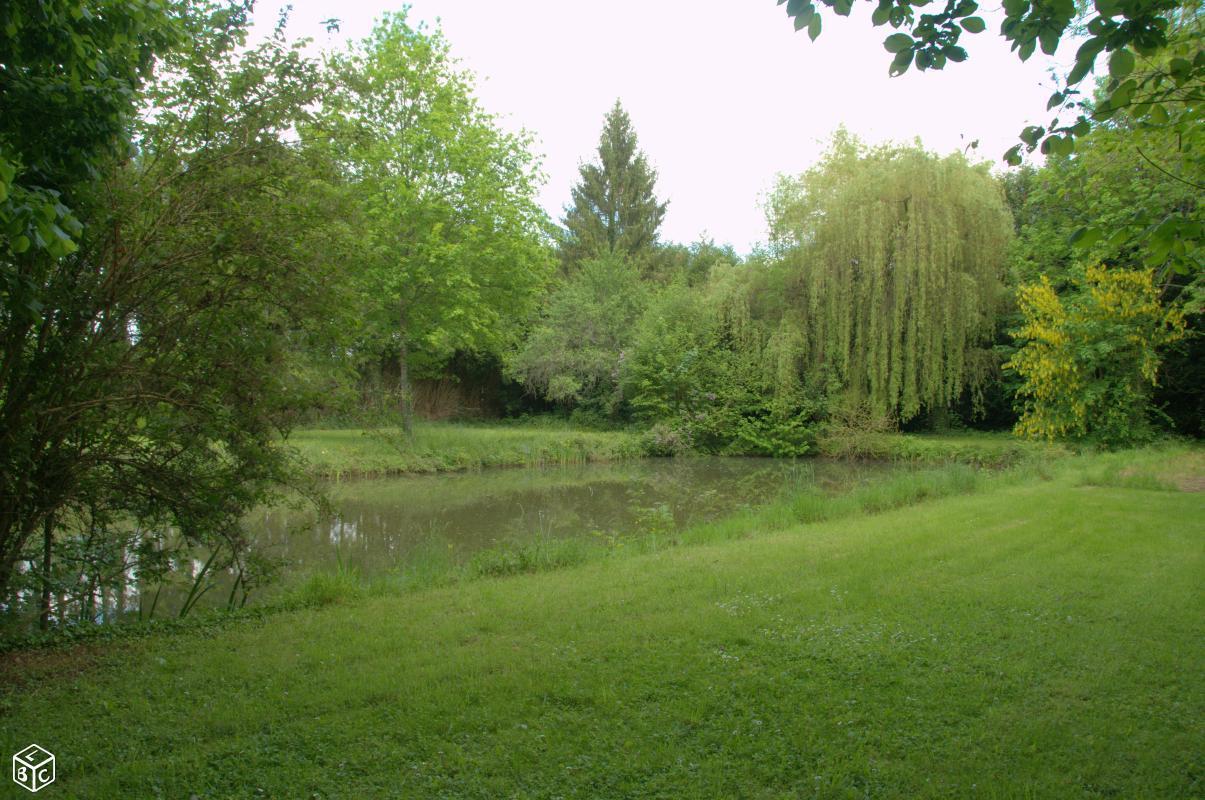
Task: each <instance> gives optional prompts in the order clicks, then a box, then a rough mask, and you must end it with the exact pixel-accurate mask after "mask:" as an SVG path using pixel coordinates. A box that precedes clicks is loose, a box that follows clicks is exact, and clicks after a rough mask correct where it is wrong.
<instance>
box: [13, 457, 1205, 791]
mask: <svg viewBox="0 0 1205 800" xmlns="http://www.w3.org/2000/svg"><path fill="white" fill-rule="evenodd" d="M1176 459H1179V460H1180V462H1182V463H1184V464H1188V465H1191V468H1192V469H1194V470H1196V469H1198V468H1200V467H1201V461H1202V459H1201V458H1200V453H1199V452H1189V453H1187V454H1185V453H1181V454H1179V455H1178V456H1176ZM1172 460H1173V459H1171V458H1170V457H1164V456H1161V455H1159V454H1153V455H1151V454H1148V455H1146V456H1143V457H1140V458H1134V457H1130V456H1110V457H1095V458H1093V459H1088V460H1081V459H1067V460H1065V461H1064V462H1060V464H1059V465H1058V467H1057V469H1056V470H1054V471H1053V472H1050V473H1048V474H1047V479H1043V478H1041V477H1038V476H1037V475H1035V476H1034V477H1032V478H1030V479H1026V480H1020V481H1014V482H1012V483H1011V484H1009V485H1005V486H1002V487H1001V488H998V489H987V490H984V491H981V492H979V493H976V494H969V495H960V496H953V497H947V498H944V499H939V500H933V501H930V502H924V503H921V504H919V505H914V506H911V507H907V508H902V509H897V510H893V511H888V512H885V513H880V514H874V515H859V516H853V517H849V518H845V519H840V520H835V521H828V522H820V523H816V524H811V525H803V526H796V527H794V528H791V529H788V530H784V531H780V532H777V533H769V534H763V535H756V536H750V537H748V538H744V539H738V540H734V541H725V542H717V543H713V544H697V545H694V546H690V547H677V548H670V549H666V550H663V551H660V552H657V553H653V554H646V555H639V556H633V557H625V558H609V559H601V560H595V561H591V562H588V563H585V564H582V565H580V566H576V567H572V568H568V569H561V570H557V571H552V572H545V573H539V574H530V575H518V576H512V577H503V578H485V579H480V580H475V581H468V582H462V583H457V584H455V585H453V586H449V587H445V588H433V589H424V590H421V591H413V592H410V593H405V594H399V595H392V596H384V597H376V598H370V599H361V600H357V601H355V602H347V603H342V604H335V605H332V606H329V607H327V608H324V609H319V610H308V611H300V612H290V613H282V614H278V615H274V616H271V617H267V618H266V619H265V620H264V621H262V622H259V623H247V624H244V625H241V626H236V627H230V628H227V629H224V630H217V631H216V632H210V633H207V634H201V633H185V634H177V635H174V636H158V637H150V638H146V639H140V640H131V641H129V642H126V643H124V644H122V645H121V646H120V647H109V648H104V647H103V646H94V647H93V648H92V649H85V650H74V651H72V650H67V651H53V650H52V651H42V652H33V653H26V654H20V655H21V659H22V663H23V664H24V667H23V668H24V680H23V683H24V685H22V686H20V687H18V688H12V687H10V688H9V691H7V692H6V693H5V694H4V695H3V698H4V699H3V701H2V702H3V705H0V715H2V719H3V725H2V726H0V746H3V747H4V748H7V752H10V753H11V752H15V751H16V750H17V749H19V748H21V747H24V746H25V745H27V744H28V743H30V742H37V743H38V744H40V745H42V746H43V747H45V748H46V749H48V750H50V751H51V752H53V753H54V754H55V755H56V756H57V759H58V781H57V782H56V783H55V784H54V785H53V786H51V787H49V788H47V789H46V790H44V791H45V793H46V796H53V797H88V798H108V797H113V798H132V797H155V796H164V797H191V796H196V797H202V798H205V797H261V796H262V797H281V798H309V797H322V798H334V797H349V798H350V797H355V798H367V797H480V798H497V797H548V798H552V797H591V798H593V797H675V798H676V797H689V798H696V797H724V798H728V797H755V798H762V797H765V798H780V797H842V798H843V797H901V798H904V797H908V798H911V797H1039V798H1047V797H1127V798H1128V797H1193V796H1200V795H1201V794H1202V786H1201V781H1202V776H1203V775H1205V763H1203V760H1205V759H1203V756H1205V730H1203V727H1205V726H1203V721H1205V637H1203V636H1202V633H1203V630H1202V628H1203V622H1205V598H1203V596H1202V592H1201V588H1202V585H1203V584H1205V546H1203V545H1205V540H1203V536H1205V495H1203V494H1201V493H1194V492H1188V491H1179V490H1177V489H1176V488H1175V487H1173V486H1172V485H1170V484H1169V483H1168V480H1167V478H1168V477H1170V478H1175V477H1177V475H1176V473H1175V470H1169V463H1170V462H1171V461H1172ZM1181 485H1187V486H1189V488H1191V487H1192V486H1193V485H1194V484H1193V483H1192V481H1189V482H1188V483H1187V484H1183V483H1182V484H1181ZM10 789H11V790H12V791H14V792H22V791H23V790H20V789H17V787H15V785H12V784H10ZM14 796H20V795H14Z"/></svg>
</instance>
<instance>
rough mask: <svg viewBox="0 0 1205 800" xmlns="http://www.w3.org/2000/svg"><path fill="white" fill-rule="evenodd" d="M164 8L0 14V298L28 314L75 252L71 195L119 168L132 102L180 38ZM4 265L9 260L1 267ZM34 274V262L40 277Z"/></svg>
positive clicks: (43, 2)
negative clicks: (46, 276)
mask: <svg viewBox="0 0 1205 800" xmlns="http://www.w3.org/2000/svg"><path fill="white" fill-rule="evenodd" d="M180 11H181V9H180V8H175V7H173V6H172V4H170V3H168V2H165V1H164V0H150V2H141V1H139V0H110V2H106V3H105V4H104V5H103V8H101V7H98V6H97V5H96V4H95V3H88V2H81V1H80V0H12V1H11V2H6V3H5V4H4V6H3V8H0V65H3V66H2V68H0V120H3V122H0V298H2V299H3V300H4V302H5V304H6V305H9V306H12V307H14V308H17V307H20V308H21V309H22V310H23V312H25V313H32V314H37V313H38V312H39V310H40V309H41V308H42V307H43V305H44V304H43V302H42V300H43V299H44V298H40V297H39V296H38V294H39V292H38V290H39V288H40V284H41V283H42V281H43V270H45V269H46V263H47V262H48V261H49V260H51V259H56V258H62V257H63V256H66V255H68V254H69V253H72V252H74V251H75V250H76V249H77V248H78V246H79V237H80V234H81V233H82V232H83V223H82V222H81V221H80V217H79V214H78V211H79V209H78V208H77V204H78V203H79V201H80V200H81V199H82V198H80V197H79V196H78V193H79V190H80V189H81V188H82V187H85V186H87V185H88V184H89V183H90V182H92V181H93V180H95V178H96V177H97V175H98V174H99V172H100V171H101V169H103V168H104V166H105V162H106V161H107V160H108V159H110V158H112V157H115V156H116V157H123V156H125V155H126V149H127V147H128V139H127V135H128V129H129V126H130V124H131V121H132V118H133V116H134V111H135V103H136V96H137V94H136V93H137V91H138V90H139V89H140V87H141V86H142V84H143V82H144V81H145V80H146V79H147V78H148V77H149V76H150V74H151V67H152V64H153V63H154V59H155V57H156V56H157V55H159V56H162V55H163V53H164V51H165V50H167V49H168V48H169V47H170V46H171V45H172V44H174V43H176V42H178V41H179V38H180V35H181V34H182V33H183V26H182V20H181V17H180ZM10 259H13V260H12V261H10ZM38 262H41V264H40V266H39V264H38Z"/></svg>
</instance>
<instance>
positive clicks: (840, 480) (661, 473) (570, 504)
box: [248, 457, 893, 575]
mask: <svg viewBox="0 0 1205 800" xmlns="http://www.w3.org/2000/svg"><path fill="white" fill-rule="evenodd" d="M891 469H893V468H892V467H888V466H885V465H881V464H867V463H852V462H844V461H817V460H809V461H787V460H775V459H757V458H718V457H715V458H686V459H652V460H647V461H636V462H628V463H622V464H587V465H582V466H576V467H560V468H545V469H516V470H492V471H486V472H477V473H461V474H452V475H448V474H444V475H435V476H423V477H403V478H388V479H373V480H357V481H352V482H345V483H340V484H337V485H332V486H331V487H329V491H330V496H331V500H332V502H333V506H334V510H333V511H332V512H331V513H329V514H323V515H320V516H316V515H315V514H314V512H312V511H309V512H305V511H296V510H293V511H290V510H285V509H268V510H265V511H263V512H261V513H260V514H257V515H255V516H254V517H252V518H251V519H249V520H248V526H249V527H250V528H251V529H252V530H253V531H256V535H255V543H256V545H257V547H258V548H259V549H260V550H261V551H262V552H265V553H267V554H269V555H271V556H275V557H279V558H281V559H283V560H284V561H285V562H287V563H288V564H289V568H290V569H293V570H297V571H302V572H305V571H314V570H323V569H336V568H338V566H339V565H345V566H352V567H354V568H355V569H356V570H358V571H359V572H360V574H362V575H373V574H378V573H381V572H385V571H389V570H391V569H395V568H397V567H398V566H401V565H403V564H405V563H406V562H407V561H408V559H410V558H412V557H413V556H414V555H415V552H416V551H417V550H419V549H421V548H429V547H432V546H440V547H448V548H451V549H453V550H454V551H455V552H456V554H457V555H458V556H462V557H463V556H468V555H471V554H472V553H473V552H474V551H476V550H480V549H482V548H487V547H492V546H496V545H498V544H500V543H503V542H508V541H516V540H523V539H526V538H530V537H534V536H550V537H562V536H591V535H604V536H605V535H626V534H633V533H640V532H642V531H647V530H670V531H672V530H680V529H682V528H684V527H687V526H690V525H694V524H697V523H699V522H704V521H707V520H711V519H716V518H719V517H723V516H726V515H728V514H731V513H732V512H734V511H736V510H738V509H740V508H742V507H754V506H758V505H761V504H763V503H766V502H767V501H770V500H773V499H774V498H775V497H776V496H778V495H779V494H780V493H782V492H783V491H785V490H787V489H789V488H791V487H800V486H803V485H817V486H819V487H820V488H822V489H825V490H828V491H833V492H838V491H841V490H843V489H845V488H848V487H851V486H854V485H857V484H859V483H862V482H865V481H869V480H872V479H874V478H875V477H876V476H880V475H883V474H885V473H886V472H888V471H890V470H891Z"/></svg>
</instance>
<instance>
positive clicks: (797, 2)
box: [787, 0, 810, 17]
mask: <svg viewBox="0 0 1205 800" xmlns="http://www.w3.org/2000/svg"><path fill="white" fill-rule="evenodd" d="M805 5H810V4H809V3H808V0H787V16H789V17H795V16H798V15H799V12H800V11H803V7H804V6H805Z"/></svg>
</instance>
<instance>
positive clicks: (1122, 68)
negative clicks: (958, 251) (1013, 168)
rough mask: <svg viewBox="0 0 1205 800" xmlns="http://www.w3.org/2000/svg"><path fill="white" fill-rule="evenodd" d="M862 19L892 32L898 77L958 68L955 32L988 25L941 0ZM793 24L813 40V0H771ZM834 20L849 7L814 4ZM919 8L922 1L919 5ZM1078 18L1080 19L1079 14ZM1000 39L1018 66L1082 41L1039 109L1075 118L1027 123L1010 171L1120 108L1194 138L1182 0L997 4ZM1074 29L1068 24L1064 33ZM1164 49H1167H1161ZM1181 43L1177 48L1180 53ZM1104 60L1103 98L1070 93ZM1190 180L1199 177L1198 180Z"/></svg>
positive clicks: (1195, 97)
mask: <svg viewBox="0 0 1205 800" xmlns="http://www.w3.org/2000/svg"><path fill="white" fill-rule="evenodd" d="M873 2H874V3H875V6H876V7H875V10H874V12H873V14H872V15H871V22H872V23H873V24H874V25H875V26H876V27H877V26H882V25H887V24H890V25H891V27H892V28H896V29H899V30H900V31H901V32H899V33H893V34H890V35H888V36H887V37H886V39H884V41H883V48H884V49H885V50H886V51H887V52H888V53H890V54H891V55H892V59H891V64H890V67H889V72H890V74H891V75H893V76H894V75H902V74H904V73H905V72H907V71H908V69H909V68H910V67H912V66H915V67H916V68H917V69H918V70H921V71H924V70H928V69H938V70H939V69H943V68H944V67H945V66H946V64H947V62H954V63H958V62H962V61H965V60H966V59H967V51H966V49H965V48H963V47H962V45H961V44H960V41H961V39H962V34H963V33H964V32H965V33H970V34H978V33H982V32H983V31H984V30H986V28H987V24H986V23H985V22H984V20H983V18H982V17H979V16H975V13H976V12H977V11H978V10H979V3H978V2H976V0H946V2H945V6H944V7H943V8H940V9H939V10H936V11H935V12H930V13H925V14H919V15H918V14H917V12H916V10H915V9H916V8H917V4H916V3H910V2H908V0H873ZM783 3H785V4H786V12H787V15H788V16H789V17H793V18H794V25H795V30H801V29H803V28H804V27H806V28H807V29H808V36H809V38H811V39H812V40H813V41H814V40H815V39H816V37H817V36H818V35H819V34H820V15H819V13H818V11H817V4H816V3H815V2H813V0H778V4H779V5H782V4H783ZM820 3H821V4H822V5H824V6H827V7H828V8H831V9H832V10H833V11H834V12H835V13H836V14H837V15H839V16H849V14H850V11H851V9H852V7H853V0H820ZM923 5H927V3H925V4H923ZM1081 11H1082V13H1081ZM1004 15H1005V16H1004V21H1003V23H1002V24H1001V26H1000V35H1001V36H1003V37H1004V38H1005V39H1006V40H1007V41H1008V42H1009V43H1010V45H1011V48H1012V50H1013V51H1014V52H1015V53H1016V54H1017V56H1018V58H1020V59H1021V60H1022V61H1025V60H1027V59H1028V58H1029V57H1030V56H1032V55H1033V54H1034V52H1035V51H1036V50H1037V49H1038V48H1039V47H1040V48H1041V50H1042V52H1043V53H1045V54H1047V55H1053V54H1054V52H1055V51H1056V50H1057V49H1058V46H1059V43H1060V42H1061V41H1062V40H1063V38H1064V36H1066V35H1067V34H1068V32H1069V31H1075V32H1076V33H1082V34H1086V39H1085V40H1084V41H1083V43H1082V44H1080V46H1079V50H1078V51H1077V52H1076V56H1075V66H1074V67H1073V68H1072V69H1071V71H1070V73H1069V74H1068V75H1067V76H1066V79H1065V81H1064V82H1063V83H1062V84H1061V85H1060V86H1059V89H1058V91H1056V92H1055V93H1054V94H1053V95H1051V97H1050V100H1049V102H1048V104H1047V108H1048V109H1055V108H1057V109H1058V112H1059V113H1063V112H1070V113H1073V114H1075V115H1076V116H1075V118H1074V119H1073V120H1072V121H1070V122H1066V123H1063V122H1060V119H1059V118H1058V117H1056V118H1055V119H1054V120H1053V121H1052V122H1051V123H1050V125H1048V126H1041V125H1031V126H1029V127H1027V128H1026V129H1025V130H1024V131H1022V132H1021V140H1022V144H1019V145H1017V146H1015V147H1013V148H1012V149H1011V150H1009V152H1008V153H1007V154H1006V156H1005V157H1006V159H1007V160H1008V162H1009V163H1011V164H1020V162H1021V155H1020V154H1021V149H1022V148H1023V147H1024V148H1025V149H1027V150H1028V151H1029V152H1032V151H1034V150H1035V149H1037V148H1038V147H1039V146H1040V147H1041V151H1042V153H1043V154H1053V155H1066V154H1069V153H1071V152H1072V151H1073V150H1074V149H1075V140H1076V138H1077V137H1080V136H1083V135H1085V134H1087V133H1088V132H1089V130H1091V124H1092V122H1093V121H1097V122H1099V121H1105V120H1108V119H1110V118H1111V117H1112V116H1113V115H1114V114H1116V113H1117V112H1118V111H1120V110H1122V109H1130V110H1132V111H1133V112H1135V113H1136V114H1137V116H1138V117H1141V118H1143V119H1147V120H1149V121H1150V122H1151V123H1153V124H1156V125H1166V124H1171V125H1173V126H1175V127H1176V128H1177V129H1178V130H1179V131H1180V132H1181V133H1186V134H1191V135H1192V136H1194V137H1199V136H1200V132H1199V127H1200V121H1201V116H1200V101H1201V92H1200V89H1201V86H1202V81H1203V80H1205V49H1203V48H1202V47H1201V39H1200V33H1199V23H1200V11H1199V9H1197V8H1195V7H1194V6H1193V5H1192V4H1186V3H1184V2H1183V1H1182V0H1137V1H1136V2H1115V0H1102V1H1101V2H1096V3H1095V4H1093V5H1091V6H1081V5H1077V4H1076V3H1075V2H1074V0H1057V2H1048V3H1031V2H1028V0H1008V1H1007V2H1005V3H1004ZM1073 26H1074V27H1073ZM1185 33H1187V35H1183V34H1185ZM1169 45H1170V46H1169ZM1180 45H1183V47H1181V46H1180ZM1103 53H1108V54H1109V56H1108V76H1109V77H1108V79H1107V82H1106V83H1105V84H1104V92H1105V96H1104V98H1103V99H1102V101H1101V102H1099V103H1093V102H1091V101H1090V99H1085V98H1082V97H1081V95H1080V92H1079V90H1078V89H1077V88H1076V87H1078V86H1079V85H1080V83H1081V82H1082V81H1083V80H1084V79H1085V78H1086V77H1087V76H1088V74H1089V73H1091V72H1092V71H1093V70H1094V69H1095V64H1096V61H1097V57H1098V56H1100V55H1101V54H1103ZM1136 55H1137V56H1140V57H1143V58H1145V59H1152V58H1157V57H1163V58H1162V63H1157V64H1153V65H1151V68H1150V69H1145V68H1144V69H1136V67H1137V64H1138V62H1137V59H1136V57H1135V56H1136ZM1198 174H1199V173H1198Z"/></svg>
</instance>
